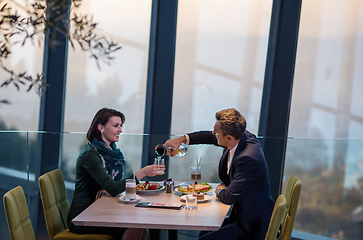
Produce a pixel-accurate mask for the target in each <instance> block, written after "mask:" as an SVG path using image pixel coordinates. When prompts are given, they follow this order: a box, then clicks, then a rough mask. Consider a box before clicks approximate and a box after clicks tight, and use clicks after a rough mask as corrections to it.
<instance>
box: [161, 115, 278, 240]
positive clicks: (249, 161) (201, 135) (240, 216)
mask: <svg viewBox="0 0 363 240" xmlns="http://www.w3.org/2000/svg"><path fill="white" fill-rule="evenodd" d="M215 117H216V122H215V124H214V130H213V131H212V132H211V131H201V132H194V133H190V134H186V135H184V136H183V137H179V138H175V139H169V140H167V141H166V142H165V144H164V146H165V147H172V148H173V149H174V151H173V153H172V156H173V154H175V152H176V149H178V147H179V145H180V144H181V143H186V144H214V145H217V146H222V147H224V150H223V155H222V157H221V159H220V161H219V178H220V179H221V181H222V183H221V184H219V185H218V186H217V188H216V191H215V192H216V196H217V197H218V198H219V200H220V201H221V202H223V203H225V204H229V205H233V209H232V213H231V215H230V217H229V218H226V219H225V220H224V222H223V224H222V226H221V228H220V229H219V230H218V231H215V232H209V233H206V234H205V233H204V235H203V232H202V233H201V237H200V240H205V239H246V240H247V239H248V240H263V239H264V238H265V235H266V232H267V229H268V225H269V222H270V217H271V214H272V209H273V205H274V203H273V200H272V197H271V192H270V182H269V178H268V171H267V164H266V160H265V157H264V154H263V151H262V148H261V146H260V143H259V141H258V140H257V138H256V136H255V135H253V134H252V133H250V132H248V131H247V130H246V120H245V118H244V117H243V116H242V114H241V113H239V112H238V111H237V110H236V109H225V110H222V111H219V112H217V113H216V115H215Z"/></svg>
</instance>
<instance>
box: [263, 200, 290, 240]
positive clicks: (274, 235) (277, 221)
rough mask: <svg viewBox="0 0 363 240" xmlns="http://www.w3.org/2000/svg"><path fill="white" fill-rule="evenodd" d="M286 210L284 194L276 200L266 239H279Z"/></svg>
mask: <svg viewBox="0 0 363 240" xmlns="http://www.w3.org/2000/svg"><path fill="white" fill-rule="evenodd" d="M285 211H286V199H285V197H284V195H282V194H281V195H280V196H279V197H278V198H277V200H276V202H275V206H274V209H273V211H272V215H271V219H270V224H269V226H268V230H267V233H266V236H265V240H276V239H278V236H279V235H280V230H281V228H280V226H281V221H282V218H283V217H284V215H285Z"/></svg>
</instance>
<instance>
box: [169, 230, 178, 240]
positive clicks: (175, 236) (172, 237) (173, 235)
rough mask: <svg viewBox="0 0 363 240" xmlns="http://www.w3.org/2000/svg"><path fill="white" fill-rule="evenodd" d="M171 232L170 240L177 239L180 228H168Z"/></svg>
mask: <svg viewBox="0 0 363 240" xmlns="http://www.w3.org/2000/svg"><path fill="white" fill-rule="evenodd" d="M168 232H169V238H168V239H169V240H177V239H178V230H168Z"/></svg>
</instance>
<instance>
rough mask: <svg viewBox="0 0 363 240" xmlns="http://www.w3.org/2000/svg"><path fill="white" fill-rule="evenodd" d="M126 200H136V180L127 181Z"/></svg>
mask: <svg viewBox="0 0 363 240" xmlns="http://www.w3.org/2000/svg"><path fill="white" fill-rule="evenodd" d="M125 198H127V199H136V181H135V180H134V179H126V192H125Z"/></svg>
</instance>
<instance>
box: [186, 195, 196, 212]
mask: <svg viewBox="0 0 363 240" xmlns="http://www.w3.org/2000/svg"><path fill="white" fill-rule="evenodd" d="M185 209H188V210H196V209H198V200H197V196H196V195H195V194H188V195H187V196H186V200H185Z"/></svg>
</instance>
